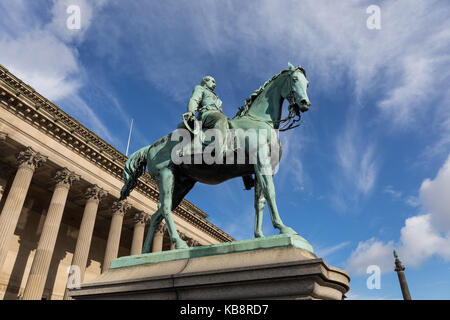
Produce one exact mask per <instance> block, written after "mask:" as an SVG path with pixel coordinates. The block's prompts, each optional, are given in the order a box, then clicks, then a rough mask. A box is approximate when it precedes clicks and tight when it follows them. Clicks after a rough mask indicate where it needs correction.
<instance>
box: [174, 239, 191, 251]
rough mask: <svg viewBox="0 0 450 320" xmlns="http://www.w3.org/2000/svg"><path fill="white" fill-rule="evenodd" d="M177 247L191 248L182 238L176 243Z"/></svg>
mask: <svg viewBox="0 0 450 320" xmlns="http://www.w3.org/2000/svg"><path fill="white" fill-rule="evenodd" d="M175 249H189V246H188V245H187V243H186V241H184V240H182V239H180V240H177V242H176V243H175Z"/></svg>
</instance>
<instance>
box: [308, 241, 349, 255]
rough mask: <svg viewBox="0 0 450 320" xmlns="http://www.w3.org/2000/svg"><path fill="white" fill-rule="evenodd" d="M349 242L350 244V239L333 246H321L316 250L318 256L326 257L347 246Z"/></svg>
mask: <svg viewBox="0 0 450 320" xmlns="http://www.w3.org/2000/svg"><path fill="white" fill-rule="evenodd" d="M349 244H350V242H349V241H345V242H341V243H339V244H337V245H335V246H332V247H328V248H319V249H316V250H315V251H316V255H317V256H318V257H320V258H325V257H327V256H330V255H332V254H333V253H335V252H337V251H339V250H341V249H343V248H345V247H347V246H348V245H349Z"/></svg>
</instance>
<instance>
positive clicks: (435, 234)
mask: <svg viewBox="0 0 450 320" xmlns="http://www.w3.org/2000/svg"><path fill="white" fill-rule="evenodd" d="M449 190H450V156H449V158H448V159H447V161H446V162H445V163H444V165H443V166H442V168H441V169H440V170H439V172H438V174H437V176H436V178H435V179H434V180H430V179H425V180H424V181H423V183H422V186H421V188H420V198H421V200H422V202H423V204H424V205H425V207H427V209H429V210H430V212H429V213H428V214H425V215H417V216H413V217H410V218H408V219H406V220H405V225H404V226H403V227H402V229H401V231H400V240H399V243H398V244H396V248H397V250H398V252H399V256H400V258H401V260H402V261H403V262H404V263H405V265H408V266H411V267H419V266H420V265H421V264H423V263H424V262H425V261H426V260H428V259H429V258H430V257H432V256H439V257H441V258H442V259H444V261H450V223H449V222H450V218H449V217H450V202H449V196H448V191H449ZM393 249H394V243H393V241H389V242H388V243H384V242H383V241H380V240H376V239H375V238H371V239H369V240H367V241H365V242H360V243H359V244H358V247H357V248H356V249H355V250H354V251H353V252H352V253H351V255H350V257H349V259H348V261H347V266H348V269H349V271H351V272H355V273H357V274H363V273H364V272H365V271H364V270H365V268H367V266H369V265H371V264H376V265H378V266H380V268H381V270H382V272H386V271H388V270H389V269H388V268H387V267H388V266H389V265H390V266H392V265H393V258H392V250H393Z"/></svg>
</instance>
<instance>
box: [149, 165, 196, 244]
mask: <svg viewBox="0 0 450 320" xmlns="http://www.w3.org/2000/svg"><path fill="white" fill-rule="evenodd" d="M157 182H158V189H159V203H160V206H161V208H160V210H161V214H162V216H163V218H164V219H165V220H166V226H167V230H168V231H169V237H170V240H171V241H172V242H173V243H175V248H176V249H185V248H189V247H188V245H187V243H186V242H185V241H184V240H183V239H181V237H180V235H179V234H178V231H177V229H176V227H175V222H174V221H173V217H172V197H173V189H174V183H175V177H174V174H173V172H172V171H171V170H170V169H168V168H166V169H163V170H161V172H160V174H159V176H158V178H157Z"/></svg>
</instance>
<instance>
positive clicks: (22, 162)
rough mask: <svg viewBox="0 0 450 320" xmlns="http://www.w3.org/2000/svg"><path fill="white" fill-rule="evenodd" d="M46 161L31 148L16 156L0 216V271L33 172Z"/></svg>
mask: <svg viewBox="0 0 450 320" xmlns="http://www.w3.org/2000/svg"><path fill="white" fill-rule="evenodd" d="M46 160H47V157H45V156H43V155H41V154H40V153H39V152H36V151H34V150H33V149H32V148H31V147H28V148H27V149H26V150H25V151H22V152H20V153H19V155H18V156H17V161H18V163H19V169H18V170H17V173H16V176H15V177H14V181H13V183H12V185H11V189H10V190H9V192H8V197H7V198H6V202H5V205H4V206H3V210H2V213H1V215H0V270H1V269H2V267H3V264H4V263H5V260H6V255H7V254H8V248H9V245H10V242H11V239H12V237H13V235H14V230H15V229H16V226H17V221H18V220H19V216H20V212H21V211H22V207H23V203H24V201H25V197H26V195H27V193H28V188H29V187H30V183H31V178H32V177H33V174H34V170H35V169H36V168H38V167H39V166H41V165H42V163H44V162H45V161H46Z"/></svg>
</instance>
